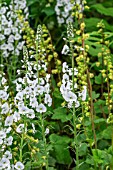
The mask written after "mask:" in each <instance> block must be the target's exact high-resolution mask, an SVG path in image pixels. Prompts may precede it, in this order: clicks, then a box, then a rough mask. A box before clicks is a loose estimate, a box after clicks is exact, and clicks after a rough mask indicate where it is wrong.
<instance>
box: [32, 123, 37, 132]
mask: <svg viewBox="0 0 113 170" xmlns="http://www.w3.org/2000/svg"><path fill="white" fill-rule="evenodd" d="M31 125H32V128H33V133H36V129H35V125H34V123H32V124H31Z"/></svg>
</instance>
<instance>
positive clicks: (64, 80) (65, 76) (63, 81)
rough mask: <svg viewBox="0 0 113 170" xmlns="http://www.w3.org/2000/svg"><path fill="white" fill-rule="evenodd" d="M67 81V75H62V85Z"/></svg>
mask: <svg viewBox="0 0 113 170" xmlns="http://www.w3.org/2000/svg"><path fill="white" fill-rule="evenodd" d="M68 81H69V76H68V74H66V73H65V74H63V80H62V83H63V84H65V83H66V82H68Z"/></svg>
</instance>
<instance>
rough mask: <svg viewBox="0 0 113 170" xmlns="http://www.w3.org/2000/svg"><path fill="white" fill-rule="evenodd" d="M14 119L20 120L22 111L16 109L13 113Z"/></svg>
mask: <svg viewBox="0 0 113 170" xmlns="http://www.w3.org/2000/svg"><path fill="white" fill-rule="evenodd" d="M13 120H14V122H17V121H19V120H20V113H18V112H16V111H15V112H14V114H13Z"/></svg>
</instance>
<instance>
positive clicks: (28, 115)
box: [26, 109, 35, 119]
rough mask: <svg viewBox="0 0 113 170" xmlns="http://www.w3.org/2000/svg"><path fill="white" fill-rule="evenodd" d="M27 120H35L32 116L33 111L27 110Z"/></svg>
mask: <svg viewBox="0 0 113 170" xmlns="http://www.w3.org/2000/svg"><path fill="white" fill-rule="evenodd" d="M26 116H27V117H28V118H30V119H34V118H35V114H34V110H32V109H29V111H28V113H27V115H26Z"/></svg>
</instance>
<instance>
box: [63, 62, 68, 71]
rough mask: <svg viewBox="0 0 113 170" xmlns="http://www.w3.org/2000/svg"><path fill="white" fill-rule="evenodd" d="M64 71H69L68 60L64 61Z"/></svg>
mask: <svg viewBox="0 0 113 170" xmlns="http://www.w3.org/2000/svg"><path fill="white" fill-rule="evenodd" d="M62 71H63V73H65V72H67V71H68V65H67V63H66V62H64V63H63V69H62Z"/></svg>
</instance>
